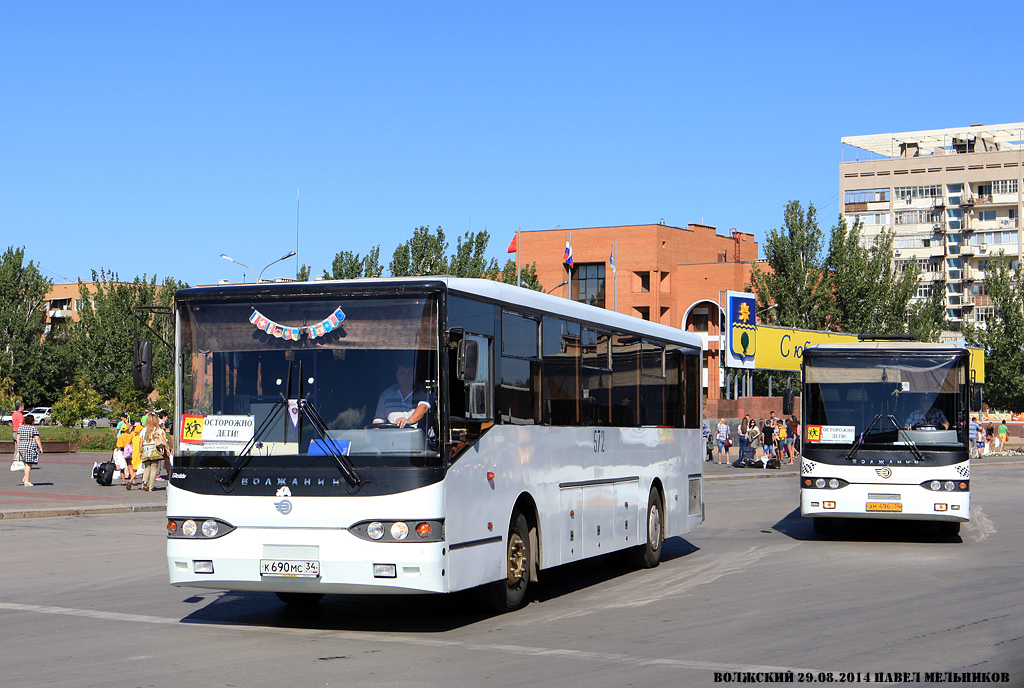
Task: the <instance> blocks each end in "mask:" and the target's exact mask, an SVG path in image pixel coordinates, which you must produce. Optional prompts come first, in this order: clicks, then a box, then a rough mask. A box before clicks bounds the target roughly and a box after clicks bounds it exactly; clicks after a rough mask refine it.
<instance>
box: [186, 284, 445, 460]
mask: <svg viewBox="0 0 1024 688" xmlns="http://www.w3.org/2000/svg"><path fill="white" fill-rule="evenodd" d="M178 309H179V312H178V318H179V324H180V329H179V332H180V336H181V341H180V346H181V352H182V356H181V357H180V359H179V366H180V368H179V370H178V374H179V379H180V380H181V399H180V400H179V403H180V404H181V408H182V423H181V427H180V430H179V433H178V440H179V442H178V455H177V456H176V457H175V465H180V466H185V467H227V466H233V465H238V464H236V462H237V461H239V460H240V459H239V455H240V454H246V458H245V460H244V461H243V463H244V464H245V465H246V466H249V467H253V468H327V467H332V466H336V464H337V459H336V458H335V457H334V456H333V455H334V454H338V455H340V456H342V457H346V458H345V462H346V463H347V464H349V465H351V466H353V467H357V468H358V467H373V468H410V467H423V466H438V465H440V463H439V458H440V453H439V451H438V442H437V439H438V437H439V434H440V433H439V420H438V413H437V390H438V372H437V371H438V354H437V351H438V348H437V342H438V323H437V299H436V297H434V296H403V297H401V298H381V297H368V296H353V295H335V296H332V297H320V296H318V297H309V298H303V299H301V300H299V299H291V300H285V299H282V300H277V299H275V300H268V299H260V300H255V299H254V300H252V301H229V302H224V301H221V302H217V303H204V302H187V301H186V302H183V303H180V304H179V306H178Z"/></svg>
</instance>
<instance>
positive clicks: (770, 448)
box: [761, 418, 775, 464]
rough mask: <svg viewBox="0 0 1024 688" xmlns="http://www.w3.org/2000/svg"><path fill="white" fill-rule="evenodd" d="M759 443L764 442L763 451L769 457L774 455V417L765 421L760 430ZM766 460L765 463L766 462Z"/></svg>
mask: <svg viewBox="0 0 1024 688" xmlns="http://www.w3.org/2000/svg"><path fill="white" fill-rule="evenodd" d="M761 443H762V444H764V453H765V456H767V457H768V458H769V459H771V458H774V457H775V419H774V418H769V419H768V420H767V421H765V424H764V428H763V429H762V430H761ZM767 463H768V462H767V460H766V461H765V464H767Z"/></svg>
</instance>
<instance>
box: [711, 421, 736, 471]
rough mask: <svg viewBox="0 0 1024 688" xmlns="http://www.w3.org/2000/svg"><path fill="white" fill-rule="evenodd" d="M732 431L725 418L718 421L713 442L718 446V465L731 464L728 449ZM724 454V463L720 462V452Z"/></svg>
mask: <svg viewBox="0 0 1024 688" xmlns="http://www.w3.org/2000/svg"><path fill="white" fill-rule="evenodd" d="M731 436H732V430H731V429H730V428H729V424H728V423H726V422H725V418H722V419H721V420H719V421H718V429H717V431H716V432H715V441H716V442H717V444H718V463H719V464H721V463H732V460H731V459H730V457H729V447H731V446H732V437H731ZM723 451H724V452H725V461H724V462H723V461H722V452H723Z"/></svg>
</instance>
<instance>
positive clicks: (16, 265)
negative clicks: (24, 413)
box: [0, 247, 53, 402]
mask: <svg viewBox="0 0 1024 688" xmlns="http://www.w3.org/2000/svg"><path fill="white" fill-rule="evenodd" d="M52 285H53V283H52V282H51V281H50V280H48V279H47V278H45V277H43V275H42V274H41V273H40V272H39V267H38V266H37V265H36V264H35V263H34V262H33V261H29V262H28V263H26V262H25V249H24V247H23V248H17V249H16V248H14V247H8V248H7V250H6V251H5V252H4V254H3V257H2V258H0V377H10V378H11V379H12V380H14V381H15V388H14V390H13V392H14V393H16V394H18V395H19V396H21V397H22V398H24V399H28V400H29V401H32V402H44V401H45V397H44V393H45V389H44V388H43V386H42V384H41V383H40V382H39V380H37V378H36V374H35V373H36V370H35V368H36V366H37V364H38V363H39V362H40V361H41V359H42V351H43V338H42V335H43V316H44V313H45V307H46V293H47V292H48V291H49V290H50V287H51V286H52Z"/></svg>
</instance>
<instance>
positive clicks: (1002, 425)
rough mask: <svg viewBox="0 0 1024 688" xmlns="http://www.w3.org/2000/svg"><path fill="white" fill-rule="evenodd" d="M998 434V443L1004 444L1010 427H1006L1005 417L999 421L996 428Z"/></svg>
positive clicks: (1008, 435)
mask: <svg viewBox="0 0 1024 688" xmlns="http://www.w3.org/2000/svg"><path fill="white" fill-rule="evenodd" d="M996 432H997V433H998V434H999V445H1000V446H1004V445H1006V440H1007V439H1008V438H1009V437H1010V429H1009V428H1008V427H1006V419H1005V418H1004V419H1003V420H1001V421H999V427H998V428H997V429H996Z"/></svg>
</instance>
